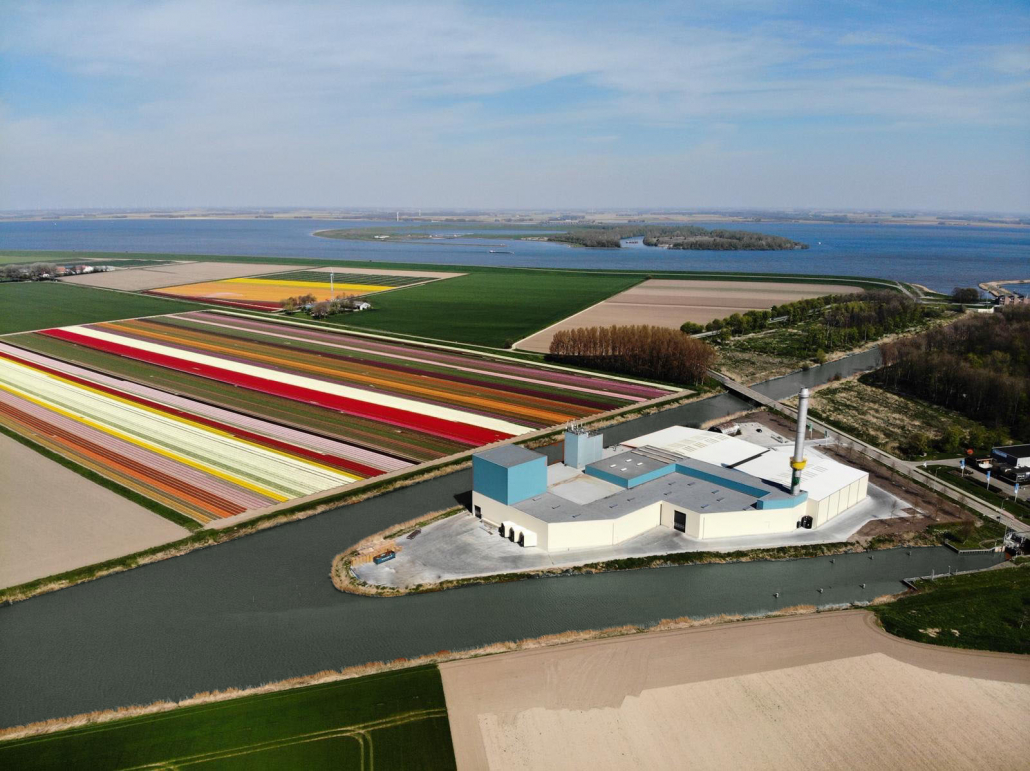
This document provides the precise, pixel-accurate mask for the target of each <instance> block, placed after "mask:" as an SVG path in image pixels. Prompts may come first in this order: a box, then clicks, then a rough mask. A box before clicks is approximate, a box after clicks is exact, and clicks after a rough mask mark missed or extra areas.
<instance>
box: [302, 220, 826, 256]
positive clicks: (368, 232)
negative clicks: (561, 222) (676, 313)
mask: <svg viewBox="0 0 1030 771" xmlns="http://www.w3.org/2000/svg"><path fill="white" fill-rule="evenodd" d="M548 225H549V223H544V224H543V225H539V226H535V227H532V228H528V227H527V228H522V229H520V228H518V227H512V226H510V225H509V226H496V225H495V226H493V227H489V226H485V225H482V224H479V223H473V226H474V227H475V230H470V231H468V232H455V233H449V234H444V233H434V232H430V231H427V230H415V229H412V228H405V227H392V228H374V229H373V228H369V229H362V228H347V229H335V230H319V231H317V232H315V234H314V235H316V236H319V237H320V238H340V239H345V240H351V241H374V240H378V241H430V242H433V241H438V242H440V243H446V242H447V241H451V240H454V239H458V238H462V239H493V240H496V239H499V238H506V239H510V240H529V241H550V242H553V243H559V244H568V245H570V246H587V247H592V248H600V249H619V248H621V247H622V242H623V241H624V240H626V239H634V238H639V239H640V240H641V241H642V242H643V244H644V245H645V246H651V247H660V248H663V249H688V250H707V251H783V250H789V249H807V248H808V244H804V243H801V242H799V241H792V240H791V239H789V238H783V237H782V236H773V235H769V234H766V233H754V232H752V231H750V230H727V229H725V228H715V229H709V228H703V227H700V226H699V225H676V226H667V225H619V226H611V225H579V226H576V227H574V228H572V229H567V230H563V231H559V230H553V231H548V230H546V229H545V228H546V227H548Z"/></svg>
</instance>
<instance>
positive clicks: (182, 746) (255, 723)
mask: <svg viewBox="0 0 1030 771" xmlns="http://www.w3.org/2000/svg"><path fill="white" fill-rule="evenodd" d="M198 701H203V699H198ZM201 764H203V765H204V767H205V768H214V767H217V768H241V769H243V768H246V769H266V768H267V769H273V768H304V769H321V768H326V769H329V768H334V769H335V768H362V769H373V768H381V769H394V768H404V769H427V771H428V770H429V769H432V770H433V771H435V770H436V769H449V768H454V750H453V747H452V745H451V735H450V726H449V723H448V720H447V704H446V701H445V699H444V693H443V683H442V682H441V680H440V672H439V670H438V669H437V668H436V667H435V666H432V667H420V668H417V669H405V670H399V671H394V672H385V673H381V674H375V675H367V676H365V677H360V678H354V679H350V680H341V681H337V682H331V683H324V684H321V685H312V686H307V687H303V688H295V689H293V690H286V691H279V692H274V693H266V694H260V695H256V696H244V697H241V698H236V699H231V700H227V701H219V702H214V703H208V704H204V703H200V704H197V705H195V706H188V707H181V708H179V709H174V710H171V711H167V712H157V713H155V714H148V715H142V716H140V717H133V718H126V719H122V720H112V721H110V722H104V723H98V724H95V725H85V726H83V727H81V728H70V729H66V730H64V731H59V732H56V733H50V734H42V735H39V736H30V737H27V738H24V739H14V740H11V741H6V742H0V766H3V767H4V768H11V769H14V768H17V769H34V768H90V769H96V770H97V771H101V770H103V769H124V768H138V767H143V766H146V767H151V766H153V767H160V768H182V767H186V766H193V765H201Z"/></svg>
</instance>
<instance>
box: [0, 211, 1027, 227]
mask: <svg viewBox="0 0 1030 771" xmlns="http://www.w3.org/2000/svg"><path fill="white" fill-rule="evenodd" d="M498 214H504V212H499V213H498ZM498 214H470V215H467V216H456V215H449V214H435V215H434V214H426V215H422V216H417V215H415V214H403V213H402V215H401V218H400V219H399V220H397V219H395V217H396V214H395V213H394V212H386V211H379V212H362V213H355V212H345V211H335V212H334V211H310V212H309V211H304V210H298V211H287V212H277V213H275V214H261V213H256V212H252V211H241V212H236V213H234V212H217V213H205V212H202V211H193V210H182V211H147V212H131V213H126V212H116V211H112V212H102V213H91V212H77V211H68V212H39V213H32V214H29V213H26V214H19V213H16V212H6V213H5V212H0V225H2V224H3V223H5V222H87V221H96V222H100V221H103V222H107V221H112V220H113V221H119V220H133V221H139V220H157V221H161V222H167V221H175V220H186V221H196V220H211V221H241V220H242V221H250V220H268V221H274V220H289V221H294V220H300V221H312V222H319V221H322V222H331V221H336V222H339V221H357V222H368V221H381V222H397V223H398V224H404V225H420V224H421V225H434V226H450V225H463V224H464V225H480V226H482V225H487V224H489V225H502V226H503V225H509V226H512V227H527V226H528V227H550V228H554V227H569V226H574V225H577V224H592V225H624V224H632V223H633V222H644V221H646V222H648V223H654V224H670V225H675V224H692V223H718V224H726V225H730V224H806V225H907V226H923V227H931V226H938V227H948V228H967V227H983V228H1017V229H1030V215H1013V216H1011V217H986V216H985V217H983V218H980V217H975V216H969V217H945V216H933V215H919V216H883V215H869V216H866V215H862V214H859V213H847V214H833V215H813V214H809V215H797V216H790V215H788V214H781V213H773V212H770V213H768V214H757V213H756V214H753V215H737V214H725V213H724V214H719V213H703V212H697V213H688V214H668V213H661V212H644V213H641V214H638V215H633V216H620V215H616V214H594V215H593V216H592V217H591V219H589V220H587V219H583V220H578V221H573V220H564V221H554V220H549V219H548V218H547V216H546V214H545V213H540V214H536V215H533V216H528V217H527V218H526V219H522V218H521V217H519V218H517V221H512V219H515V218H507V219H509V221H507V222H505V221H498V220H499V219H501V218H500V217H499V216H498Z"/></svg>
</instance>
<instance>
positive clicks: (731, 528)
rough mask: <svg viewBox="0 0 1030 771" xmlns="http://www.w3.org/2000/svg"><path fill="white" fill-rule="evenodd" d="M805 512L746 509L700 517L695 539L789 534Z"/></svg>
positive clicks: (799, 507) (800, 508)
mask: <svg viewBox="0 0 1030 771" xmlns="http://www.w3.org/2000/svg"><path fill="white" fill-rule="evenodd" d="M806 511H807V506H806V504H804V503H801V504H799V505H797V506H794V507H793V508H790V509H748V510H746V511H725V512H722V513H712V514H700V515H698V517H699V520H700V522H699V527H698V534H697V535H696V536H694V537H695V538H735V537H737V536H742V535H761V534H763V533H789V532H792V531H794V530H796V529H797V526H798V520H799V519H801V515H802V514H804V513H806ZM687 529H688V530H689V529H690V517H688V518H687ZM688 535H693V533H688Z"/></svg>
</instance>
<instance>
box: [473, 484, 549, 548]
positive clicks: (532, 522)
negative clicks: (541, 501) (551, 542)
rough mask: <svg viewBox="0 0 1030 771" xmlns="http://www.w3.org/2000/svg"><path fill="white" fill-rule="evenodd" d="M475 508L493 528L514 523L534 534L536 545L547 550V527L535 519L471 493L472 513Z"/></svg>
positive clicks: (498, 502) (491, 499)
mask: <svg viewBox="0 0 1030 771" xmlns="http://www.w3.org/2000/svg"><path fill="white" fill-rule="evenodd" d="M476 506H479V507H480V508H481V509H482V512H483V521H484V522H486V523H488V524H491V525H493V526H494V527H495V528H499V527H500V526H501V523H502V522H514V523H515V524H516V525H518V526H519V527H521V528H525V529H526V530H529V531H532V532H533V533H535V534H536V545H537V546H538V547H539V548H541V549H543V550H544V551H547V550H548V548H547V526H546V525H545V523H543V522H541V521H540V520H538V519H537V518H536V517H531V516H529V514H526V513H525V512H523V511H519V510H518V509H515V508H512V507H511V506H508V505H506V504H503V503H501V502H500V501H495V500H494V499H493V498H488V497H486V496H485V495H481V494H480V493H477V492H475V491H473V493H472V511H475V510H476V509H475V507H476ZM498 538H500V536H498Z"/></svg>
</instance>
